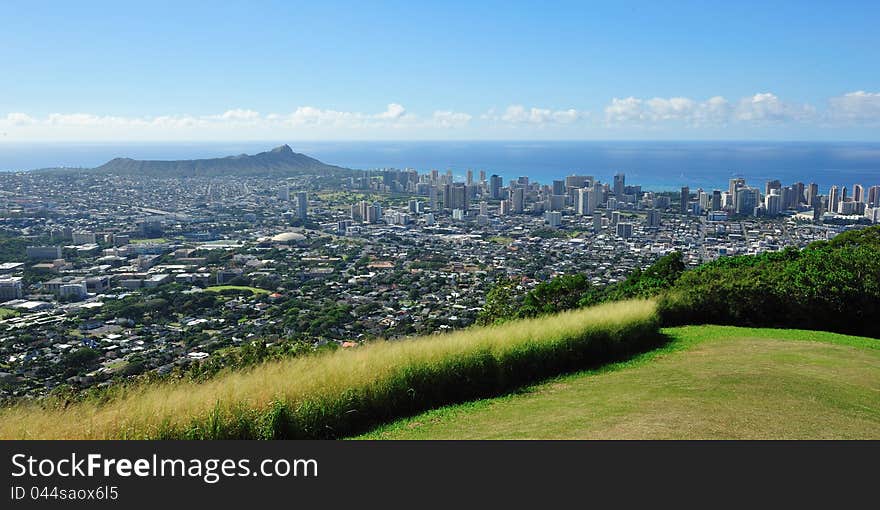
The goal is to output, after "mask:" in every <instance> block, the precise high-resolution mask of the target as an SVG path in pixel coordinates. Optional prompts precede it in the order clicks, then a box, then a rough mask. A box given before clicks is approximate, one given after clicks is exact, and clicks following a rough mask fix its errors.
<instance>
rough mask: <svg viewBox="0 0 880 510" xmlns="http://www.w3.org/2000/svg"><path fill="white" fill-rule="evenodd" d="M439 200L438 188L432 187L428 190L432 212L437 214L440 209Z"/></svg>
mask: <svg viewBox="0 0 880 510" xmlns="http://www.w3.org/2000/svg"><path fill="white" fill-rule="evenodd" d="M437 202H438V199H437V186H433V185H432V186H431V187H430V188H429V189H428V204H429V205H430V206H431V211H432V212H437V207H438V205H439V204H438V203H437Z"/></svg>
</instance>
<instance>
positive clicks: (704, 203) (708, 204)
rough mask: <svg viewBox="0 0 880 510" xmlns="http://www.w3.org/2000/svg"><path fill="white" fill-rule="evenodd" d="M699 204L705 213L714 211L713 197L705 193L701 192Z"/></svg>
mask: <svg viewBox="0 0 880 510" xmlns="http://www.w3.org/2000/svg"><path fill="white" fill-rule="evenodd" d="M697 203H698V204H700V209H701V210H703V211H709V210H711V209H712V195H710V194H708V193H706V192H705V191H700V192H699V197H698V199H697Z"/></svg>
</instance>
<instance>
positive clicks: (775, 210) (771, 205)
mask: <svg viewBox="0 0 880 510" xmlns="http://www.w3.org/2000/svg"><path fill="white" fill-rule="evenodd" d="M771 191H772V193H770V194H769V195H766V196H765V197H764V209H765V210H766V211H767V216H778V215H779V212H780V210H781V208H782V207H781V206H782V196H781V195H779V194H778V192H779V190H778V189H772V190H771Z"/></svg>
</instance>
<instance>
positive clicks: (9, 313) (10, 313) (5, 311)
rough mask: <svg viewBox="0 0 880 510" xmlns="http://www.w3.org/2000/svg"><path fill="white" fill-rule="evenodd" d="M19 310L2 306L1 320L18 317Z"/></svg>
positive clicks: (0, 310)
mask: <svg viewBox="0 0 880 510" xmlns="http://www.w3.org/2000/svg"><path fill="white" fill-rule="evenodd" d="M17 316H18V312H17V311H16V310H13V309H12V308H0V320H3V319H8V318H10V317H17Z"/></svg>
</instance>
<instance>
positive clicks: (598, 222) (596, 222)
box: [593, 214, 602, 234]
mask: <svg viewBox="0 0 880 510" xmlns="http://www.w3.org/2000/svg"><path fill="white" fill-rule="evenodd" d="M601 230H602V215H601V214H593V232H595V233H597V234H598V233H599V231H601Z"/></svg>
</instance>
